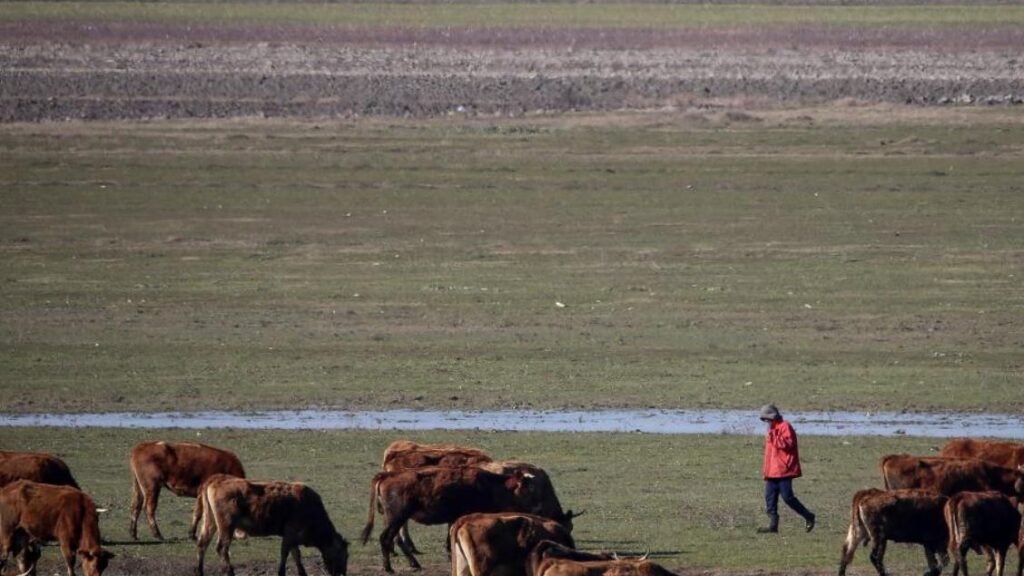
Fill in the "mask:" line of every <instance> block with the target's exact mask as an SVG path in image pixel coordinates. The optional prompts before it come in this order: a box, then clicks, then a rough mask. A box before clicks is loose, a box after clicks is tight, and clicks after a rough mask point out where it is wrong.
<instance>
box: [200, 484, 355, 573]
mask: <svg viewBox="0 0 1024 576" xmlns="http://www.w3.org/2000/svg"><path fill="white" fill-rule="evenodd" d="M200 491H201V494H200V496H199V498H200V500H201V502H202V505H203V508H204V510H203V515H202V518H203V522H202V529H201V530H200V531H199V538H198V540H197V542H196V545H197V547H198V556H199V558H198V563H197V565H196V571H195V573H196V575H197V576H202V575H203V562H204V557H205V555H206V548H207V547H208V546H209V545H210V540H211V539H212V538H213V530H214V528H215V527H216V529H217V553H218V554H219V555H220V559H221V569H222V571H223V572H224V574H227V575H228V576H233V575H234V573H235V571H234V568H233V567H232V566H231V555H230V548H231V540H232V536H233V535H234V534H235V533H236V531H237V532H241V533H244V534H246V535H251V536H280V537H281V559H280V562H279V563H278V567H277V573H278V576H284V574H285V564H286V562H287V560H288V555H289V554H291V556H292V559H293V560H294V561H295V566H296V568H297V569H298V571H299V575H300V576H305V575H306V569H305V568H304V567H303V566H302V557H301V553H300V551H299V546H312V547H315V548H318V549H319V550H320V554H321V555H323V559H324V567H325V568H326V569H327V573H328V574H330V575H331V576H339V575H344V574H345V573H346V570H347V569H348V542H347V541H345V539H344V538H342V537H341V534H339V533H338V531H337V530H335V528H334V524H333V523H332V522H331V519H330V518H329V517H328V516H327V511H326V510H325V509H324V503H323V501H322V500H321V499H320V495H319V494H317V493H316V492H315V491H314V490H313V489H312V488H309V487H308V486H306V485H304V484H302V483H299V482H252V481H249V480H246V479H244V478H238V477H235V476H229V475H226V474H217V475H214V476H212V477H210V478H209V479H208V480H207V481H206V482H205V483H204V484H203V485H202V487H201V489H200Z"/></svg>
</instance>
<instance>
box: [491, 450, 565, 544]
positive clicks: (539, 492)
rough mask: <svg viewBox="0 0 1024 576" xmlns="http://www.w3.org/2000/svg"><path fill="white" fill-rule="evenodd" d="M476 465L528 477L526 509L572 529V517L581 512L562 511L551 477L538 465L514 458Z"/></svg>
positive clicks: (492, 470) (498, 471)
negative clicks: (527, 505)
mask: <svg viewBox="0 0 1024 576" xmlns="http://www.w3.org/2000/svg"><path fill="white" fill-rule="evenodd" d="M478 466H479V467H480V468H483V469H484V470H487V471H488V472H493V473H495V474H505V475H515V476H521V477H522V478H525V479H528V480H529V482H527V483H526V501H527V502H528V503H529V506H530V508H529V509H528V510H526V511H527V512H530V513H531V514H536V515H538V516H543V517H545V518H551V519H553V520H558V521H559V522H561V523H562V524H564V525H565V526H566V527H567V528H568V529H569V530H570V531H572V519H573V518H575V517H576V516H580V515H581V514H583V512H582V511H581V512H576V513H573V512H572V510H570V511H569V512H563V511H562V504H561V502H559V501H558V496H557V495H556V494H555V486H554V484H552V483H551V478H550V477H549V476H548V473H547V472H545V471H544V469H543V468H541V467H539V466H534V465H533V464H528V463H526V462H518V461H515V460H500V461H497V462H488V463H484V464H479V465H478Z"/></svg>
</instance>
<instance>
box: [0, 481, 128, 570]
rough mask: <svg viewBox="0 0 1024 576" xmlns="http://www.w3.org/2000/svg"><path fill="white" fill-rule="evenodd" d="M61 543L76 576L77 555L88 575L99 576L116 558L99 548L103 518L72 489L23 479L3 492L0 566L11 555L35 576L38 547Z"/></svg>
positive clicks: (85, 497)
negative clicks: (17, 555) (44, 543)
mask: <svg viewBox="0 0 1024 576" xmlns="http://www.w3.org/2000/svg"><path fill="white" fill-rule="evenodd" d="M51 541H56V542H58V543H59V544H60V550H61V554H62V555H63V556H64V563H65V565H66V566H67V571H68V576H74V574H75V561H76V556H77V557H78V558H80V559H81V561H82V569H83V570H84V571H85V575H86V576H99V575H100V574H102V573H103V570H105V569H106V567H107V563H108V562H109V561H110V559H111V558H113V557H114V555H113V554H112V553H111V552H110V551H108V550H105V549H103V548H102V547H100V527H99V516H98V515H97V513H96V504H95V503H94V502H93V501H92V498H90V497H89V496H88V495H87V494H85V493H84V492H82V491H81V490H79V489H77V488H72V487H70V486H54V485H52V484H40V483H37V482H32V481H30V480H18V481H16V482H12V483H11V484H8V485H7V486H6V487H4V488H3V489H0V566H2V564H3V563H4V562H5V561H6V560H7V558H9V557H10V555H11V554H12V553H15V554H19V553H20V556H21V557H20V558H19V567H22V566H24V565H25V564H28V565H29V566H24V567H23V568H22V569H23V570H24V569H25V568H28V570H27V571H26V572H28V573H31V572H34V568H35V560H37V559H38V557H39V553H38V548H37V547H36V546H37V545H38V544H39V543H43V542H51Z"/></svg>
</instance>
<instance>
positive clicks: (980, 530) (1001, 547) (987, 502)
mask: <svg viewBox="0 0 1024 576" xmlns="http://www.w3.org/2000/svg"><path fill="white" fill-rule="evenodd" d="M945 515H946V526H947V527H948V529H949V551H950V552H951V553H952V556H953V559H954V561H955V564H954V565H953V576H956V575H957V573H958V572H959V571H960V570H963V573H964V576H967V558H966V556H967V551H968V550H970V549H971V548H975V549H977V548H984V549H985V552H986V556H987V557H988V570H987V572H988V574H989V575H991V574H992V570H993V569H996V570H997V574H998V576H1003V568H1004V566H1005V563H1006V551H1007V550H1009V548H1010V546H1013V545H1017V544H1018V541H1019V539H1020V531H1021V515H1020V512H1019V511H1017V507H1016V506H1014V504H1013V503H1012V502H1010V499H1009V498H1007V497H1006V496H1004V495H1002V494H1000V493H999V492H961V493H959V494H957V495H955V496H952V497H950V499H949V501H948V502H946V507H945ZM1018 551H1020V549H1018ZM993 554H994V556H995V557H994V558H993ZM1020 560H1021V561H1024V552H1020ZM1021 566H1022V565H1021V564H1018V567H1017V572H1018V574H1020V571H1021Z"/></svg>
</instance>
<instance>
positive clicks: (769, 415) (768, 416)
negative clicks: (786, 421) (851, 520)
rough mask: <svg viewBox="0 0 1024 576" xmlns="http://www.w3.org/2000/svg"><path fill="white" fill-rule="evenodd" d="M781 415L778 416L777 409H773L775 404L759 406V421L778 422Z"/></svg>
mask: <svg viewBox="0 0 1024 576" xmlns="http://www.w3.org/2000/svg"><path fill="white" fill-rule="evenodd" d="M781 417H782V415H781V414H779V409H778V408H776V407H775V404H765V405H764V406H761V420H778V419H779V418H781Z"/></svg>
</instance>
